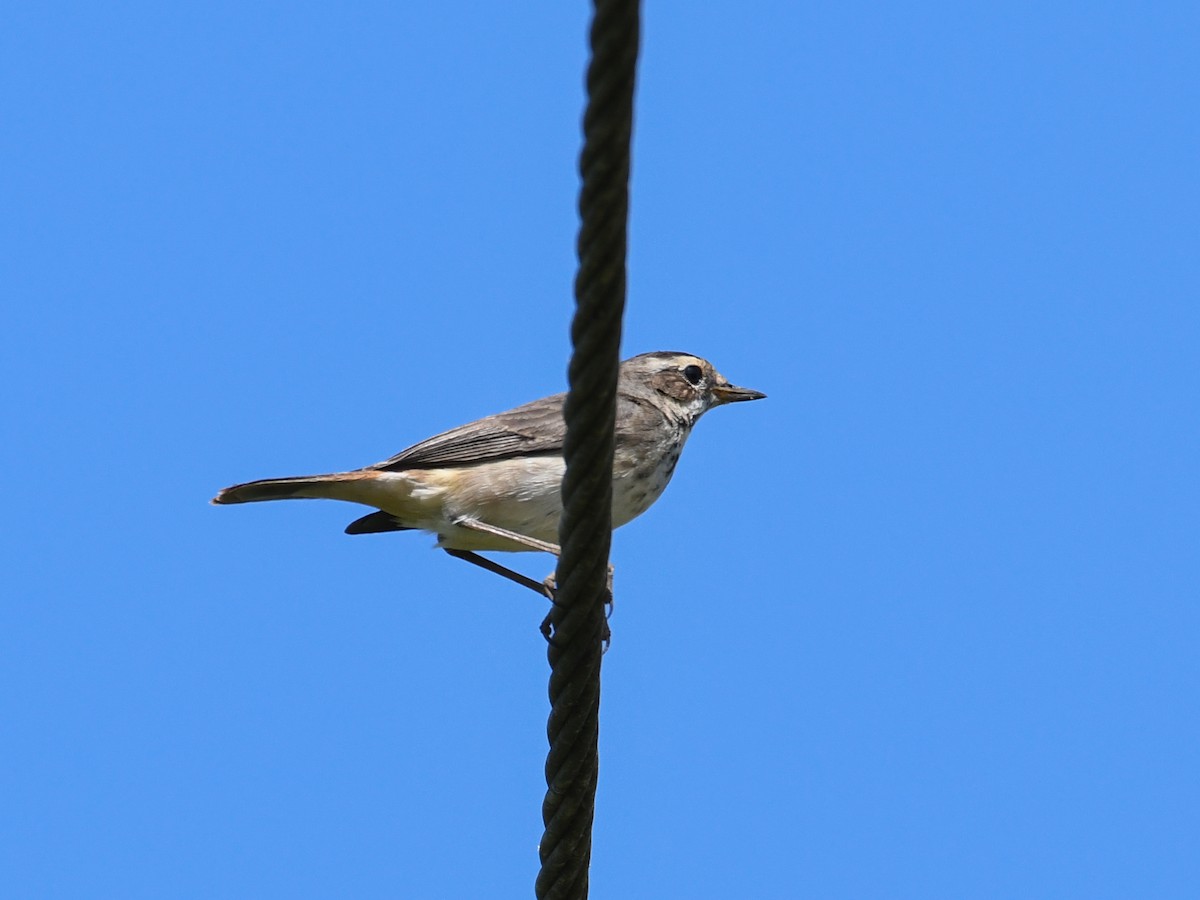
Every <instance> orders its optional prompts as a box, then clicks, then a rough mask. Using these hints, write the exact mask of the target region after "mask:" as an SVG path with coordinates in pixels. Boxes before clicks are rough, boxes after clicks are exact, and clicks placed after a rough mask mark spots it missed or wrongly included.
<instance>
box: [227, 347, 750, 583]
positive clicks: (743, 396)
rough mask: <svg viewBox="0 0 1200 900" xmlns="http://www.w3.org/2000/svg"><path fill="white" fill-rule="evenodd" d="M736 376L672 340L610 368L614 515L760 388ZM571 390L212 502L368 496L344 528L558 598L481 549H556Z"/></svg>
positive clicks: (619, 520)
mask: <svg viewBox="0 0 1200 900" xmlns="http://www.w3.org/2000/svg"><path fill="white" fill-rule="evenodd" d="M765 397H766V394H763V393H762V392H761V391H756V390H751V389H750V388H744V387H738V386H737V385H734V384H731V383H730V382H729V381H728V379H726V378H725V377H724V376H723V375H721V373H720V372H718V371H717V370H716V368H715V367H714V366H713V364H712V363H710V362H709V361H708V360H706V359H703V358H701V357H699V356H694V355H692V354H689V353H681V352H675V351H655V352H652V353H642V354H640V355H638V356H634V357H631V358H629V359H626V360H624V361H623V362H622V363H621V365H620V369H619V374H618V378H617V413H616V432H615V445H614V456H613V484H612V525H613V528H618V527H620V526H622V525H625V524H626V523H628V522H630V521H632V520H633V519H635V518H637V517H638V516H640V515H641V514H642V513H644V512H645V511H646V510H647V509H649V508H650V506H651V505H652V504H653V503H654V502H655V501H656V500H658V498H659V497H660V496H661V495H662V493H663V491H664V490H665V489H666V486H667V483H668V482H669V481H670V480H671V476H672V475H673V474H674V473H675V467H676V465H677V463H678V462H679V456H680V454H681V453H682V452H683V447H684V444H685V443H686V442H687V439H688V437H689V435H690V434H691V432H692V428H693V427H694V426H695V424H696V422H697V421H699V419H700V417H701V416H703V415H704V414H705V413H706V412H708V411H709V410H710V409H713V408H715V407H717V406H723V405H725V404H729V403H738V402H743V401H748V400H761V399H763V398H765ZM565 399H566V394H565V393H562V394H555V395H553V396H550V397H544V398H542V399H540V400H534V401H533V402H531V403H526V404H524V405H523V406H518V407H516V408H514V409H510V410H508V411H507V412H502V413H498V414H496V415H491V416H486V417H484V418H482V419H477V420H476V421H474V422H469V423H467V424H466V425H460V426H459V427H457V428H452V429H450V430H449V431H444V432H442V433H441V434H437V435H434V436H433V437H431V438H428V439H426V440H424V441H421V442H420V443H417V444H414V445H412V446H411V447H409V448H408V449H406V450H401V451H400V452H399V453H397V454H396V455H395V456H392V457H390V458H388V459H386V460H384V461H383V462H379V463H375V464H373V465H369V466H366V467H364V468H361V469H354V470H351V471H347V472H333V473H329V474H325V475H300V476H291V477H286V478H266V479H261V480H258V481H250V482H246V483H244V484H235V485H233V486H231V487H227V488H224V489H223V490H221V491H220V492H219V493H218V494H217V495H216V497H214V498H213V500H212V502H213V503H214V504H217V505H222V506H223V505H228V504H235V503H255V502H259V501H264V500H290V499H332V500H345V501H349V502H351V503H359V504H363V505H365V506H369V507H373V508H374V509H375V510H376V511H375V512H372V513H369V514H368V515H365V516H363V517H362V518H359V519H355V520H354V521H353V522H351V523H350V524H349V525H348V526H347V527H346V533H347V534H378V533H386V532H394V531H425V532H429V533H432V534H434V535H436V536H437V546H438V547H440V548H441V549H442V550H445V551H446V552H447V553H449V554H450V555H451V556H455V557H457V558H459V559H463V560H466V561H467V562H470V563H473V564H474V565H479V566H482V567H483V568H485V569H488V570H489V571H492V572H495V573H496V574H500V575H503V576H504V577H506V578H509V579H510V580H513V581H516V582H517V583H519V584H522V585H524V586H526V587H529V588H530V589H531V590H535V591H537V592H538V593H541V594H543V595H546V596H549V597H550V598H551V599H553V586H552V584H551V583H550V582H551V579H547V581H545V582H537V581H534V580H533V579H531V578H527V577H525V576H524V575H521V574H520V573H517V572H514V571H512V570H511V569H508V568H507V567H505V566H502V565H500V564H499V563H496V562H495V561H494V560H490V559H488V558H486V557H482V556H479V555H478V552H477V551H505V552H521V551H544V552H548V553H553V554H555V555H558V552H559V547H558V545H557V544H556V543H555V541H556V540H557V539H558V524H559V518H560V517H561V515H562V492H561V486H562V477H563V472H564V471H565V468H566V467H565V463H564V461H563V439H564V437H565V435H566V424H565V422H564V419H563V403H564V401H565Z"/></svg>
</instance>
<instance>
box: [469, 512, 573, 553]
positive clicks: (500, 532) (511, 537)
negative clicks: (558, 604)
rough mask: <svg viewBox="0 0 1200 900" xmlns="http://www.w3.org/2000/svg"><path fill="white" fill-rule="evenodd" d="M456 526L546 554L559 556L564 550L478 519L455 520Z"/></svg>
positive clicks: (547, 542)
mask: <svg viewBox="0 0 1200 900" xmlns="http://www.w3.org/2000/svg"><path fill="white" fill-rule="evenodd" d="M454 524H455V525H457V526H458V527H459V528H467V529H470V530H471V531H481V532H483V533H484V534H490V535H492V536H493V537H498V538H504V540H506V541H512V542H513V543H514V544H522V545H523V546H526V547H528V548H529V549H530V550H541V551H542V552H544V553H552V554H554V555H555V556H558V555H560V554H561V553H562V548H561V547H560V546H558V544H551V543H550V542H549V541H539V540H538V539H537V538H531V537H529V536H528V535H524V534H520V533H519V532H516V531H509V530H508V529H507V528H500V527H499V526H497V525H489V524H488V523H487V522H480V521H479V520H478V519H469V518H467V517H465V516H464V517H462V518H459V519H455V520H454Z"/></svg>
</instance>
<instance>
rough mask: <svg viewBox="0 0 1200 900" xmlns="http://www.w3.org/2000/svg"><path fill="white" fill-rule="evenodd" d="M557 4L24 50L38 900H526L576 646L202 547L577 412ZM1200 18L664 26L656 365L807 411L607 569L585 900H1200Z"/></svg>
mask: <svg viewBox="0 0 1200 900" xmlns="http://www.w3.org/2000/svg"><path fill="white" fill-rule="evenodd" d="M518 7H519V8H512V5H511V4H507V5H505V4H486V5H485V4H456V3H443V4H440V5H437V6H436V7H430V8H428V9H426V8H417V7H411V8H409V7H405V6H403V5H401V6H397V5H396V4H374V3H355V4H349V5H344V6H342V7H340V8H338V9H337V10H333V9H331V8H329V7H328V6H327V5H319V4H301V5H295V6H292V5H284V4H275V3H260V4H254V5H253V7H252V8H248V7H246V6H245V5H244V4H224V3H211V4H205V5H203V6H202V7H184V6H179V5H176V6H162V5H159V4H140V3H130V4H123V5H119V6H118V7H113V6H111V5H110V6H107V7H105V6H101V5H98V4H72V3H65V4H50V5H45V4H42V5H36V6H35V5H28V4H26V5H25V6H24V7H21V8H14V9H11V10H9V12H8V15H7V17H6V25H5V28H4V29H3V34H0V60H2V62H0V67H2V71H3V75H2V77H0V91H2V92H3V94H2V103H3V118H4V121H5V123H6V127H5V128H4V129H3V132H2V133H0V166H2V170H3V175H2V176H0V191H2V192H3V194H2V202H3V208H4V210H5V215H4V216H3V217H0V234H2V240H0V272H2V273H3V275H2V283H3V293H4V295H5V300H6V302H5V303H4V304H3V313H2V315H3V319H2V320H0V322H2V325H3V328H4V334H5V337H6V341H5V347H6V349H5V352H4V353H3V354H0V371H2V374H3V379H4V383H5V385H6V386H7V389H6V390H5V391H4V392H3V395H2V398H0V403H2V404H3V414H4V419H5V422H6V423H7V425H6V428H5V435H6V438H5V440H4V441H3V442H2V443H0V454H2V459H3V463H4V465H3V471H4V473H5V477H4V496H5V512H6V516H7V519H8V522H9V527H8V529H7V536H6V539H5V541H4V542H3V545H2V549H0V554H3V557H4V560H3V562H4V565H3V571H4V573H5V578H4V581H5V587H4V590H3V601H2V602H0V617H2V620H0V684H3V685H4V690H3V691H2V692H0V721H3V722H4V735H5V736H4V738H3V740H2V741H0V792H2V793H3V796H4V798H5V801H4V812H3V814H0V870H2V871H3V872H4V876H3V877H4V881H5V883H6V885H7V888H6V890H7V891H9V892H10V893H11V895H12V896H21V897H64V898H67V897H70V898H75V897H87V898H95V897H120V898H138V897H146V898H151V897H153V898H159V897H179V898H192V897H195V898H211V897H288V898H297V897H334V896H343V897H344V896H353V897H362V898H370V897H395V896H411V897H439V898H441V897H463V898H473V897H485V896H486V897H520V896H530V895H531V894H532V884H533V880H534V877H535V875H536V871H537V852H536V845H537V841H538V839H539V837H540V835H541V821H540V804H541V798H542V793H543V791H544V783H543V780H542V766H543V762H544V757H545V731H544V729H545V719H546V713H547V701H546V693H545V692H546V680H547V675H548V669H547V663H546V660H545V646H544V643H543V640H542V638H541V636H540V634H539V633H538V627H537V626H538V623H539V622H540V621H541V619H542V616H543V614H544V612H545V609H544V605H543V604H541V603H539V602H538V601H537V600H536V599H535V598H534V597H532V595H530V594H528V593H527V592H524V591H522V590H521V589H519V588H517V587H515V586H513V585H510V584H508V583H506V582H503V581H501V580H499V579H496V578H494V577H492V576H489V575H487V574H486V573H483V572H481V571H479V570H476V569H473V568H471V567H469V566H466V565H463V564H461V563H459V562H456V561H454V560H452V559H449V558H448V557H446V556H445V555H443V554H440V553H437V552H434V551H432V550H431V549H430V547H431V544H432V541H431V539H430V538H428V537H426V536H421V535H413V534H398V535H390V536H379V537H359V538H351V537H347V536H344V535H343V534H342V533H341V530H342V528H343V527H344V525H345V524H346V523H347V522H348V521H350V520H351V519H352V518H355V517H356V516H357V515H359V514H360V513H361V512H362V510H359V509H357V508H352V507H349V506H342V505H338V504H334V503H316V502H314V503H291V504H288V503H280V504H263V505H258V506H253V507H241V508H220V509H218V508H214V507H211V506H209V505H208V499H209V498H210V497H211V496H212V494H213V493H214V492H215V491H216V490H217V489H218V488H220V487H222V486H224V485H227V484H231V483H233V482H237V481H243V480H247V479H251V478H257V477H264V476H270V475H289V474H300V473H305V472H319V471H329V470H337V469H345V468H353V467H356V466H360V465H365V464H368V463H371V462H375V461H377V460H380V459H383V458H385V457H387V456H389V455H391V454H392V453H394V452H396V451H397V450H399V449H401V448H403V447H404V446H407V445H408V444H410V443H412V442H414V441H416V440H419V439H421V438H423V437H426V436H427V435H429V434H432V433H434V432H436V431H439V430H441V429H443V428H446V427H450V426H453V425H456V424H459V423H461V422H464V421H467V420H470V419H472V418H475V417H477V416H479V415H483V414H486V413H490V412H495V411H498V410H501V409H505V408H507V407H509V406H512V405H515V404H517V403H520V402H523V401H525V400H529V399H533V398H535V397H538V396H541V395H544V394H548V393H552V392H554V391H557V390H560V389H562V387H563V386H564V383H565V367H566V359H567V355H568V352H569V346H568V338H567V334H568V331H567V329H568V324H569V320H570V315H571V302H572V301H571V280H572V277H573V273H574V266H575V260H574V251H573V247H574V239H575V225H576V222H575V211H574V203H575V192H576V188H577V183H576V175H575V159H576V154H577V151H578V147H579V124H578V123H579V118H580V113H581V109H582V103H583V93H582V71H583V66H584V63H585V29H586V21H587V10H586V8H585V7H583V6H581V5H579V4H561V3H537V4H524V5H520V4H519V5H518ZM1198 20H1200V16H1198V14H1197V12H1196V10H1195V7H1194V5H1192V4H1183V3H1178V4H1171V3H1166V4H1154V5H1151V6H1147V5H1145V4H1132V3H1110V4H1099V5H1097V4H1072V3H1059V4H1050V5H1046V4H1019V3H1018V4H1013V3H1004V4H1000V3H983V4H972V5H962V4H949V3H901V4H892V5H890V6H888V7H887V8H886V9H882V8H879V6H878V5H877V4H817V5H811V4H794V3H760V4H742V5H735V4H720V5H709V6H697V5H696V4H684V3H677V2H664V3H651V4H650V5H649V8H648V9H647V12H646V17H645V26H644V42H643V56H642V67H641V73H640V75H641V77H640V83H639V92H638V97H637V117H638V118H637V129H636V131H637V133H636V144H635V158H634V183H633V194H632V207H633V219H632V225H631V241H632V246H631V252H630V270H629V276H630V278H629V282H630V294H629V304H628V312H627V316H626V323H625V324H626V332H625V340H624V347H625V351H626V353H627V354H628V355H632V354H633V353H638V352H643V351H647V350H657V349H681V350H686V351H689V352H693V353H698V354H700V355H703V356H706V357H708V358H710V359H712V360H713V361H714V362H715V363H716V365H717V366H718V367H719V368H720V369H721V370H722V371H723V372H724V373H725V374H726V375H728V376H729V377H730V378H731V379H732V380H734V381H735V382H737V383H740V384H745V385H748V386H750V387H754V388H758V389H760V390H763V391H765V392H766V393H767V394H769V399H768V400H766V401H764V402H762V403H756V404H751V405H746V406H738V407H732V408H728V409H721V410H718V411H716V412H714V413H713V414H711V415H710V416H709V417H707V418H706V419H705V420H704V421H703V422H702V423H701V424H700V426H699V427H698V429H697V431H696V433H695V435H694V436H693V438H692V441H691V443H690V444H689V447H688V450H687V453H685V455H684V459H683V462H682V463H681V465H680V468H679V471H678V472H677V474H676V476H675V480H674V481H673V483H672V485H671V487H670V488H669V489H668V491H667V492H666V494H665V496H664V497H663V499H662V500H661V501H660V502H659V503H658V505H656V506H655V507H654V508H653V509H652V510H651V511H650V512H649V513H647V514H646V515H645V516H644V517H642V518H641V519H639V520H638V521H636V522H634V523H632V524H631V525H629V526H627V527H626V528H624V529H622V530H621V531H619V532H618V533H617V535H616V539H615V545H614V562H615V564H616V567H617V601H616V604H617V605H616V612H615V615H614V618H613V620H612V628H613V644H612V649H611V651H610V652H609V654H608V656H607V657H606V660H605V665H604V695H603V708H602V723H601V729H602V736H601V785H600V793H599V798H598V806H597V818H596V832H595V860H594V866H593V870H592V884H593V895H594V896H597V897H622V898H641V897H687V898H727V897H734V896H739V897H756V898H760V897H761V898H791V897H799V896H810V897H822V898H863V897H879V898H910V897H911V898H931V897H946V898H959V897H1014V896H1021V897H1054V898H1061V897H1086V898H1104V897H1134V896H1138V897H1151V896H1152V897H1158V898H1167V897H1193V896H1195V895H1196V890H1197V887H1196V886H1197V884H1198V883H1200V863H1198V862H1197V855H1196V853H1195V846H1196V838H1197V834H1198V833H1200V821H1198V819H1200V815H1198V813H1197V810H1198V809H1200V785H1198V776H1197V772H1200V753H1198V751H1197V747H1198V746H1200V727H1198V726H1197V721H1196V709H1197V704H1198V702H1200V687H1198V685H1200V662H1198V661H1197V660H1198V658H1200V642H1198V639H1197V635H1198V634H1200V613H1198V611H1197V602H1198V600H1200V565H1198V561H1197V536H1198V534H1200V528H1198V526H1200V513H1198V511H1197V510H1198V509H1200V478H1198V474H1197V460H1198V459H1200V424H1198V420H1197V409H1198V408H1197V388H1198V387H1200V364H1198V363H1197V347H1198V346H1200V265H1198V263H1197V252H1196V241H1197V235H1198V234H1200V229H1198V227H1197V226H1198V225H1200V215H1198V212H1197V210H1198V209H1200V168H1198V167H1197V164H1196V161H1197V159H1198V158H1200V126H1198V124H1197V119H1196V108H1197V101H1198V100H1200V97H1198V85H1200V62H1198V60H1200V53H1198V52H1197V50H1198V48H1197V42H1196V34H1197V27H1198V26H1200V21H1198ZM509 561H511V562H513V563H514V564H516V565H518V566H519V567H521V568H522V569H523V570H525V571H527V572H529V573H530V574H531V575H534V576H536V577H539V578H540V577H541V576H542V575H544V574H546V573H547V572H548V571H549V570H550V568H551V567H552V565H551V561H550V560H549V559H547V558H543V557H539V556H534V555H525V556H522V557H517V558H510V560H509Z"/></svg>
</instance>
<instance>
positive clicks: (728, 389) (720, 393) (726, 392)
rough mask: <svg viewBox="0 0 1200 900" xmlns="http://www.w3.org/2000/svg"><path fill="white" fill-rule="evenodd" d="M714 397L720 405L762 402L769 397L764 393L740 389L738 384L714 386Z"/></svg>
mask: <svg viewBox="0 0 1200 900" xmlns="http://www.w3.org/2000/svg"><path fill="white" fill-rule="evenodd" d="M712 392H713V396H714V397H716V399H717V402H718V403H740V402H741V401H742V400H762V399H763V398H764V397H766V396H767V395H766V394H764V393H763V392H762V391H752V390H750V388H744V387H738V386H737V385H736V384H714V385H713V388H712Z"/></svg>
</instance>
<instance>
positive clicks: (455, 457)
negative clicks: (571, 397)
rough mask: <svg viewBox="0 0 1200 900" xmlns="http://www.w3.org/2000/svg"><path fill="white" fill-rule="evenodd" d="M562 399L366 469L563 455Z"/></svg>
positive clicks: (465, 428) (454, 431)
mask: <svg viewBox="0 0 1200 900" xmlns="http://www.w3.org/2000/svg"><path fill="white" fill-rule="evenodd" d="M565 398H566V395H565V394H555V395H554V396H553V397H544V398H542V399H541V400H534V401H533V402H532V403H526V404H525V405H524V406H518V407H517V408H516V409H510V410H509V411H508V412H502V413H499V414H497V415H494V416H488V417H487V418H484V419H479V420H478V421H475V422H470V423H468V424H467V425H460V426H459V427H458V428H451V429H450V430H449V431H443V432H442V433H441V434H437V435H434V436H433V437H431V438H429V439H427V440H424V441H421V443H419V444H414V445H413V446H411V447H409V448H408V449H407V450H401V451H400V452H399V453H397V454H396V455H395V456H393V457H392V458H391V459H386V460H384V461H383V462H381V463H376V464H375V465H373V466H368V468H370V469H376V470H379V471H386V472H400V471H403V470H405V469H443V468H448V467H451V466H462V465H471V464H472V463H482V462H494V461H496V460H501V459H512V458H513V457H516V456H551V455H554V454H561V453H562V446H563V436H564V434H565V433H566V427H565V425H564V424H563V413H562V406H563V400H564V399H565Z"/></svg>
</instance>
